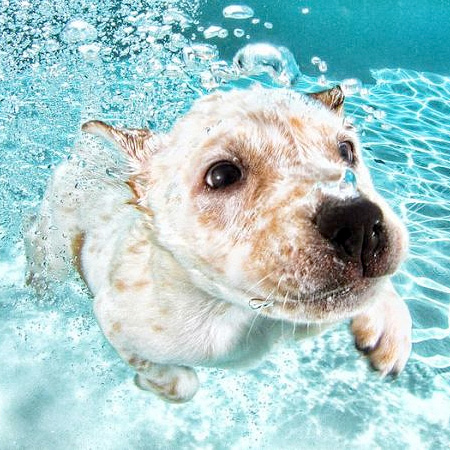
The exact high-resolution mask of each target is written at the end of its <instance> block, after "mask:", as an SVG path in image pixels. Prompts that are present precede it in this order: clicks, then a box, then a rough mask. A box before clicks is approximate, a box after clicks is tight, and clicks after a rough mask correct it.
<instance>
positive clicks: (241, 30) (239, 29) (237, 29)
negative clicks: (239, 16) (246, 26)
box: [233, 28, 245, 38]
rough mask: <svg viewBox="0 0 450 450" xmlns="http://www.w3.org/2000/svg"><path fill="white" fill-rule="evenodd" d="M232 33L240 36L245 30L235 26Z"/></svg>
mask: <svg viewBox="0 0 450 450" xmlns="http://www.w3.org/2000/svg"><path fill="white" fill-rule="evenodd" d="M233 34H234V35H235V36H236V37H237V38H241V37H242V36H244V34H245V31H244V30H243V29H242V28H235V29H234V30H233Z"/></svg>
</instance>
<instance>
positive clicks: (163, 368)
mask: <svg viewBox="0 0 450 450" xmlns="http://www.w3.org/2000/svg"><path fill="white" fill-rule="evenodd" d="M128 362H129V363H130V364H131V365H132V366H133V367H134V368H135V369H136V371H137V375H136V377H135V382H136V384H137V386H138V387H140V388H141V389H144V390H146V391H152V392H154V393H155V394H157V395H158V396H159V397H161V398H163V399H164V400H166V401H169V402H173V403H184V402H187V401H189V400H190V399H191V398H192V397H193V396H194V395H195V393H196V392H197V390H198V386H199V383H198V378H197V374H196V373H195V370H194V369H192V368H191V367H186V366H173V365H166V364H155V363H152V362H149V361H143V360H141V359H139V358H136V357H132V358H130V359H128Z"/></svg>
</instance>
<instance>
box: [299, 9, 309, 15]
mask: <svg viewBox="0 0 450 450" xmlns="http://www.w3.org/2000/svg"><path fill="white" fill-rule="evenodd" d="M309 12H310V9H309V8H302V9H301V13H302V14H309Z"/></svg>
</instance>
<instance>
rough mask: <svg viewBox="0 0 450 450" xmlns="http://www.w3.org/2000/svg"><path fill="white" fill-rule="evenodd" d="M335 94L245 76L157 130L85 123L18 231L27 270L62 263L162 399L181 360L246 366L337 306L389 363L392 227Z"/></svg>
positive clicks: (335, 315) (396, 333)
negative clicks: (247, 81)
mask: <svg viewBox="0 0 450 450" xmlns="http://www.w3.org/2000/svg"><path fill="white" fill-rule="evenodd" d="M343 102H344V96H343V93H342V91H341V89H340V88H339V87H335V88H333V89H330V90H327V91H324V92H320V93H316V94H312V95H308V96H307V95H300V94H298V93H294V92H291V91H287V90H283V89H279V90H276V89H270V90H269V89H263V88H261V87H257V88H253V89H250V90H233V91H230V92H220V93H219V92H217V93H213V94H211V95H209V96H206V97H204V98H202V99H200V100H197V101H196V103H195V104H194V106H193V108H192V109H191V110H190V112H189V113H188V114H187V115H185V117H183V118H182V119H181V120H179V122H178V123H177V124H176V125H175V126H174V128H173V130H172V131H171V132H170V133H168V134H167V135H157V134H154V133H153V132H152V131H149V130H145V129H118V128H114V127H112V126H110V125H107V124H105V123H103V122H100V121H91V122H87V123H85V124H84V125H83V127H82V129H83V131H84V132H86V134H85V137H84V140H83V141H82V142H81V144H80V145H79V148H78V150H77V152H76V154H75V155H74V156H73V157H72V158H71V159H70V160H68V161H67V162H64V163H63V164H61V165H60V166H59V167H58V168H57V169H56V171H55V173H54V175H53V178H52V180H51V182H50V184H49V187H48V190H47V193H46V195H45V198H44V200H43V204H42V208H41V213H40V215H39V217H38V219H37V221H36V222H35V224H34V228H33V229H32V230H31V231H30V234H29V241H30V242H29V260H30V279H31V280H32V281H33V282H34V283H36V284H38V283H42V282H43V279H44V278H46V279H60V280H61V279H64V277H65V276H66V275H67V273H68V270H69V267H70V265H74V266H75V267H76V268H77V269H78V271H79V273H80V275H81V277H82V278H83V279H84V281H85V282H86V284H87V286H88V287H89V289H90V291H91V292H92V295H93V297H94V310H95V314H96V317H97V320H98V322H99V324H100V326H101V328H102V330H103V333H104V334H105V336H106V338H107V339H108V340H109V342H110V343H111V344H112V345H113V346H114V348H115V349H116V350H117V352H118V353H119V355H120V356H121V357H122V359H124V360H125V361H127V362H128V363H129V364H130V365H131V366H133V367H134V369H135V370H136V372H137V375H136V382H137V384H138V385H139V386H140V387H141V388H143V389H148V390H151V391H153V392H155V393H157V394H158V395H160V396H161V397H162V398H164V399H165V400H168V401H172V402H184V401H187V400H189V399H191V398H192V397H193V395H194V394H195V392H196V391H197V389H198V379H197V375H196V373H195V370H194V368H193V367H194V366H197V365H202V366H210V367H240V366H248V365H249V364H252V363H255V362H256V361H258V360H260V359H261V358H262V357H263V356H264V354H265V353H266V352H267V351H268V350H269V349H270V348H271V347H272V345H273V344H274V343H275V342H276V341H277V339H279V338H280V337H281V336H282V335H283V334H284V335H285V334H287V333H290V334H292V336H293V337H294V338H301V337H306V336H310V335H314V334H316V333H318V332H320V331H322V330H323V329H325V328H326V327H327V326H329V325H330V324H334V323H336V322H339V321H342V320H345V319H348V318H352V331H353V334H354V336H355V341H356V346H357V348H358V349H360V350H362V351H363V352H364V353H365V354H367V355H368V357H369V359H370V361H371V363H372V365H373V367H374V368H375V369H377V370H379V371H380V372H381V373H382V374H383V375H386V374H389V373H399V372H400V371H401V370H402V369H403V368H404V366H405V364H406V361H407V359H408V356H409V353H410V350H411V318H410V315H409V312H408V309H407V307H406V306H405V304H404V302H403V301H402V300H401V299H400V298H399V296H398V295H397V294H396V292H395V290H394V288H393V286H392V284H391V282H390V280H389V276H390V275H392V274H393V273H394V272H395V270H396V269H397V267H398V266H399V264H400V263H401V261H402V260H403V258H404V256H405V254H406V250H407V234H406V231H405V228H404V227H403V225H402V224H401V223H400V221H399V219H398V218H397V217H396V216H395V215H394V213H393V212H392V210H391V209H390V208H389V207H388V205H387V204H386V202H385V201H384V200H383V199H382V198H381V197H380V195H378V194H377V193H376V191H375V190H374V187H373V185H372V182H371V179H370V176H369V173H368V170H367V168H366V167H365V165H364V162H363V159H362V156H361V149H360V144H359V142H358V138H357V135H356V132H355V129H354V128H353V126H352V125H351V124H350V123H349V122H348V121H347V120H346V119H345V118H344V113H343ZM99 138H100V139H99ZM101 142H104V143H105V144H106V145H107V144H108V143H109V144H112V146H114V147H116V149H118V151H117V150H111V149H108V148H105V146H104V145H103V144H101Z"/></svg>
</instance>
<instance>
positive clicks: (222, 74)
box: [210, 61, 239, 81]
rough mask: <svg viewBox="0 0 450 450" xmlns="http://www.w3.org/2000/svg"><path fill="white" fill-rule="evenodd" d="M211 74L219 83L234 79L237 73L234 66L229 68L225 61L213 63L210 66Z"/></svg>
mask: <svg viewBox="0 0 450 450" xmlns="http://www.w3.org/2000/svg"><path fill="white" fill-rule="evenodd" d="M210 70H211V73H212V74H213V75H214V76H215V77H216V79H218V80H220V81H229V80H233V79H236V78H237V77H238V76H239V73H238V72H237V71H236V68H235V67H234V66H232V67H230V66H229V65H228V63H227V62H226V61H213V62H212V63H211V66H210Z"/></svg>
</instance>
